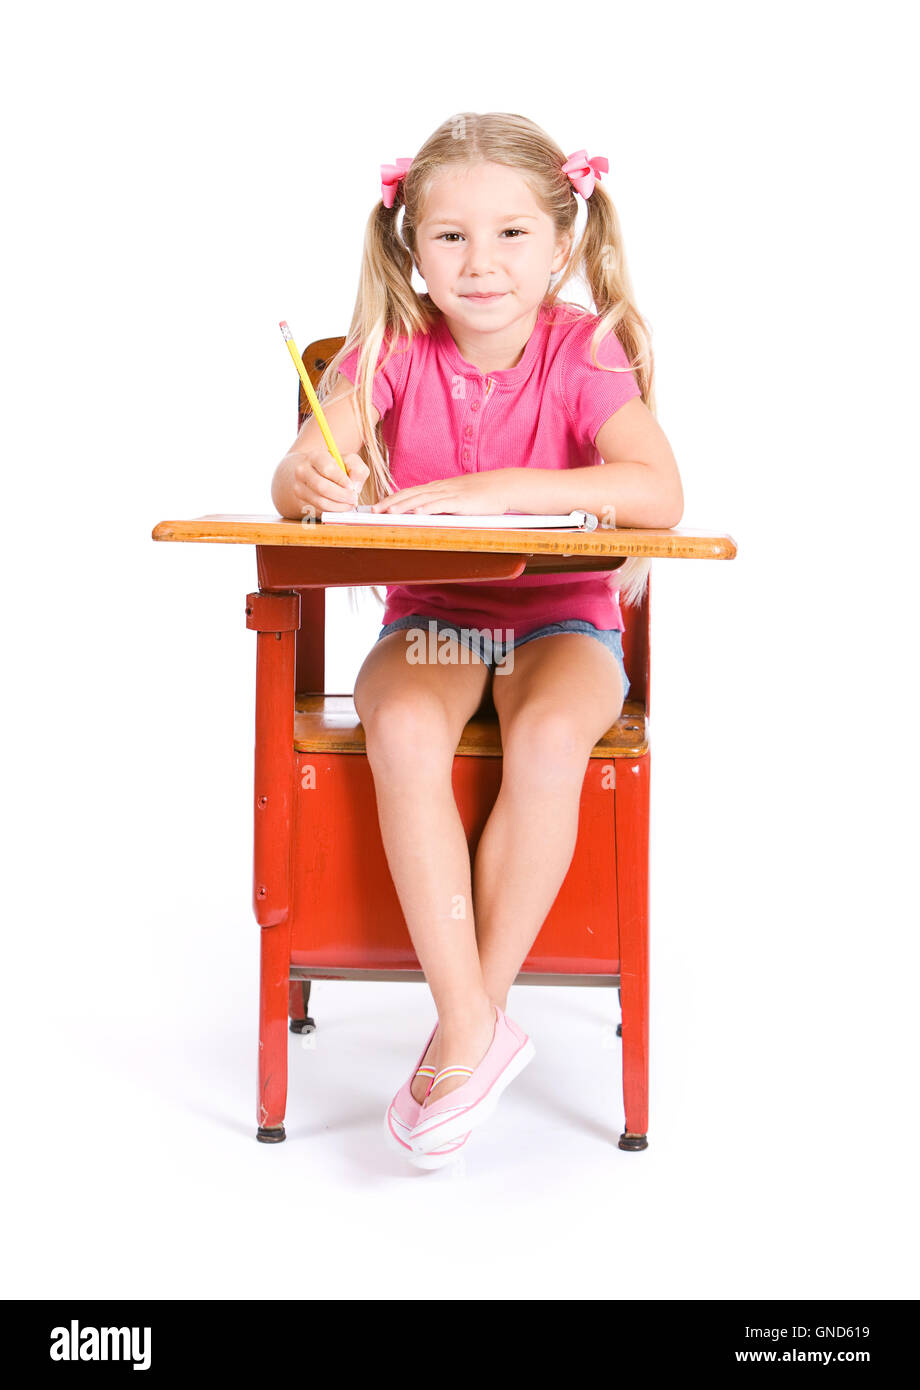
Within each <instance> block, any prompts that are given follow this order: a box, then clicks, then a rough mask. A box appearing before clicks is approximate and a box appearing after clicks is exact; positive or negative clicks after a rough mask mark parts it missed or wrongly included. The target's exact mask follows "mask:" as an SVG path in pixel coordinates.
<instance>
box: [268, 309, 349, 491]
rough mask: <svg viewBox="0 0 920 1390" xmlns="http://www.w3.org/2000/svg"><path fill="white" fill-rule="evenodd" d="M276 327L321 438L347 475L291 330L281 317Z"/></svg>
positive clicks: (346, 474)
mask: <svg viewBox="0 0 920 1390" xmlns="http://www.w3.org/2000/svg"><path fill="white" fill-rule="evenodd" d="M278 327H279V328H280V329H281V332H282V334H283V335H284V341H285V342H286V343H287V345H288V352H289V353H290V354H291V356H292V357H293V359H294V366H295V367H296V368H297V371H298V373H299V375H300V379H301V381H302V382H303V389H304V390H305V391H306V393H307V400H308V401H309V402H310V405H311V407H312V409H313V416H314V418H315V420H316V423H317V424H318V425H319V427H320V429H321V430H322V432H323V438H324V439H325V441H326V447H327V448H328V450H329V452H330V454H331V455H332V457H333V458H334V459H335V461H336V463H337V464H338V465H339V467H340V468H341V470H342V472H343V473H344V474H345V476H346V477H347V476H348V469H347V468H346V467H345V464H344V463H343V462H342V455H341V454H340V453H339V450H338V445H337V444H336V442H335V440H334V439H333V438H332V430H331V429H330V428H329V422H328V421H327V419H326V417H325V415H324V414H323V410H322V406H321V405H320V403H319V401H318V400H317V399H316V392H315V391H314V390H313V383H312V382H311V380H310V378H309V377H308V376H307V371H306V368H305V367H304V364H303V358H302V357H301V355H300V353H299V352H298V351H297V345H296V343H295V342H294V339H293V337H292V336H291V330H290V329H289V328H288V326H287V324H286V323H285V322H284V320H283V319H282V320H281V323H280V324H279V325H278Z"/></svg>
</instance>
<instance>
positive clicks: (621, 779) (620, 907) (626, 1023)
mask: <svg viewBox="0 0 920 1390" xmlns="http://www.w3.org/2000/svg"><path fill="white" fill-rule="evenodd" d="M650 771H651V754H649V753H646V754H645V756H644V757H641V758H636V759H628V758H624V759H623V760H622V761H620V760H618V761H617V764H616V792H615V807H616V812H615V814H616V841H617V913H618V917H619V927H620V1001H621V1004H622V1012H623V1108H624V1110H625V1113H626V1129H625V1130H624V1132H623V1134H621V1135H620V1138H619V1141H618V1143H619V1147H620V1148H621V1149H646V1148H648V1139H647V1137H646V1136H647V1131H648V1039H649V924H648V916H649V913H648V908H649V892H648V888H649V859H648V838H649V774H650Z"/></svg>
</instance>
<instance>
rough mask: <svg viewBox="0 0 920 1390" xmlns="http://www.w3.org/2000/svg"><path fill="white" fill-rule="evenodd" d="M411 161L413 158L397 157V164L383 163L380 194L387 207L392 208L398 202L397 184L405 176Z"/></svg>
mask: <svg viewBox="0 0 920 1390" xmlns="http://www.w3.org/2000/svg"><path fill="white" fill-rule="evenodd" d="M411 163H412V160H411V159H397V161H396V163H395V164H381V166H380V196H381V198H382V199H383V206H384V207H385V208H391V207H392V206H393V204H394V203H395V202H396V188H397V185H398V184H399V181H400V179H402V178H405V176H406V174H407V172H408V170H409V165H410V164H411Z"/></svg>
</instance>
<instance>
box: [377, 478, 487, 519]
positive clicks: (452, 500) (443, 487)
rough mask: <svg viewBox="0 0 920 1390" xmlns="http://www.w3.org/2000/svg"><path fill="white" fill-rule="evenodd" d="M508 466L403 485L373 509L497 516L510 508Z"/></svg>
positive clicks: (378, 510)
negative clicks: (492, 470) (412, 484)
mask: <svg viewBox="0 0 920 1390" xmlns="http://www.w3.org/2000/svg"><path fill="white" fill-rule="evenodd" d="M507 472H508V470H507V469H504V468H497V469H496V470H495V471H494V472H493V473H460V474H458V475H457V477H456V478H442V479H440V481H438V482H436V483H422V484H421V485H420V486H419V487H404V488H401V489H400V491H399V492H393V493H391V494H390V496H389V497H385V498H384V499H383V500H382V501H380V502H375V503H374V505H373V507H372V508H371V511H374V512H420V513H421V512H455V513H461V514H467V515H469V514H470V513H479V514H481V515H482V516H491V515H498V516H500V515H501V514H502V513H503V512H507V511H508V510H509V509H510V507H511V498H510V495H509V493H510V488H509V481H510V480H509V478H508V477H507Z"/></svg>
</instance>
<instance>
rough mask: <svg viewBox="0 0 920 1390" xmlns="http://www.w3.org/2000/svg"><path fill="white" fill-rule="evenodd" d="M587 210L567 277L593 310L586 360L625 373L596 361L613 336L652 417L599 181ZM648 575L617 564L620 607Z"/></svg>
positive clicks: (637, 320) (646, 373)
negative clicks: (577, 280) (577, 283)
mask: <svg viewBox="0 0 920 1390" xmlns="http://www.w3.org/2000/svg"><path fill="white" fill-rule="evenodd" d="M586 207H587V220H586V223H585V229H584V232H583V234H582V237H581V241H580V243H579V245H578V249H577V252H576V254H575V255H574V256H573V257H571V258H570V263H569V266H568V267H567V272H569V271H571V272H572V273H573V274H579V275H580V276H581V278H582V279H583V280H584V282H585V284H586V285H587V287H588V289H589V290H590V292H591V297H592V299H593V300H594V304H595V306H596V310H597V314H598V317H599V323H598V325H597V329H596V330H595V333H594V335H593V337H592V339H591V358H592V361H593V362H594V364H595V366H598V367H602V369H603V370H605V371H622V370H625V369H623V368H618V367H604V365H603V364H602V363H600V362H598V360H597V349H598V346H599V345H600V343H601V342H603V340H604V339H605V338H606V336H607V334H608V333H615V334H616V336H617V338H618V339H619V340H620V343H621V344H622V346H623V350H624V352H625V353H626V356H627V358H628V360H629V363H630V367H631V369H632V370H633V371H634V372H635V374H636V380H637V382H638V384H639V390H640V392H641V396H642V400H643V401H644V402H645V405H646V406H647V407H648V409H649V410H650V411H651V413H652V414H653V415H655V414H656V409H655V391H654V373H655V358H654V353H653V351H652V345H651V337H650V334H649V330H648V326H647V324H646V323H645V320H644V319H643V318H642V316H641V315H640V313H639V311H638V309H637V308H636V304H635V295H634V293H633V287H632V281H631V279H630V275H629V270H628V268H627V265H626V255H625V251H624V247H623V236H622V233H621V231H620V220H619V218H618V217H617V211H616V208H615V207H614V204H613V200H612V199H611V197H610V195H609V194H608V193H607V192H606V191H605V189H604V188H603V186H602V184H601V183H600V181H599V180H598V182H596V183H595V185H594V189H593V191H592V193H591V196H590V198H588V199H587V200H586ZM573 262H574V264H573ZM650 571H651V561H650V560H649V559H646V558H644V557H642V556H631V557H630V558H629V559H628V560H627V561H626V563H625V565H621V567H620V569H619V571H618V575H619V583H620V593H621V597H622V599H623V602H624V603H625V604H631V605H637V604H639V603H640V602H641V600H642V597H643V595H644V594H645V591H646V588H647V585H648V576H649V573H650Z"/></svg>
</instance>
